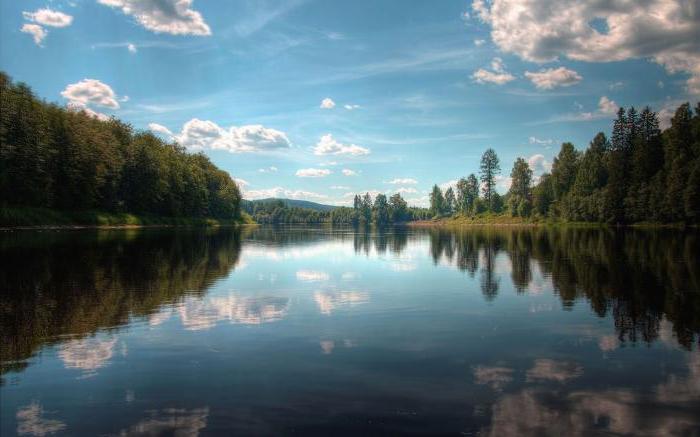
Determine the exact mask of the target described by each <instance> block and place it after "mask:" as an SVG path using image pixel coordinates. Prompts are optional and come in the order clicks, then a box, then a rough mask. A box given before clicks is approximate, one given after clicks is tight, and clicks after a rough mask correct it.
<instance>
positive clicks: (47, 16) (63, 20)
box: [22, 8, 73, 27]
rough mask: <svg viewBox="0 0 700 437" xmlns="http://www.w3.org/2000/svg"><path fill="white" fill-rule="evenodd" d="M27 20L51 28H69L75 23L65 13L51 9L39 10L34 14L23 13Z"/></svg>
mask: <svg viewBox="0 0 700 437" xmlns="http://www.w3.org/2000/svg"><path fill="white" fill-rule="evenodd" d="M22 16H23V17H24V19H25V20H28V21H32V22H34V23H37V24H41V25H44V26H49V27H67V26H70V25H71V23H73V17H72V16H70V15H68V14H64V13H63V12H59V11H54V10H51V9H49V8H43V9H37V10H36V11H34V12H22Z"/></svg>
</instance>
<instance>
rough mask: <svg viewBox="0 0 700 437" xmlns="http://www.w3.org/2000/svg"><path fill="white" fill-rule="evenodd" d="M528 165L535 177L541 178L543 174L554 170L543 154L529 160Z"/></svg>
mask: <svg viewBox="0 0 700 437" xmlns="http://www.w3.org/2000/svg"><path fill="white" fill-rule="evenodd" d="M527 165H528V166H529V167H530V170H532V173H533V174H534V175H535V177H539V176H541V175H542V173H547V172H549V171H551V170H552V163H551V162H549V161H547V159H546V158H545V157H544V155H542V154H541V153H538V154H536V155H532V156H531V157H529V158H527Z"/></svg>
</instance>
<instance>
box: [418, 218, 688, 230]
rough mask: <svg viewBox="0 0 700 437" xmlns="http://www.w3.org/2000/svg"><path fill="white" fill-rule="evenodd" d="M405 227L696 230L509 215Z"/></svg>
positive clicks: (441, 220)
mask: <svg viewBox="0 0 700 437" xmlns="http://www.w3.org/2000/svg"><path fill="white" fill-rule="evenodd" d="M406 225H407V226H411V227H423V228H429V227H460V226H523V227H535V226H575V227H589V228H599V227H631V228H674V229H682V228H697V226H696V225H688V224H685V223H653V222H642V223H633V224H629V225H611V224H608V223H595V222H567V221H561V220H551V219H536V218H523V217H511V216H509V215H493V214H484V215H477V216H461V215H457V216H453V217H441V218H435V219H431V220H418V221H414V222H408V223H406Z"/></svg>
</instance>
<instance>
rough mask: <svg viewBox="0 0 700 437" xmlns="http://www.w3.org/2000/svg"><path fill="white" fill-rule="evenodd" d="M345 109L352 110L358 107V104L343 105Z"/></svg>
mask: <svg viewBox="0 0 700 437" xmlns="http://www.w3.org/2000/svg"><path fill="white" fill-rule="evenodd" d="M343 107H344V108H345V109H347V110H348V111H353V110H355V109H360V105H343Z"/></svg>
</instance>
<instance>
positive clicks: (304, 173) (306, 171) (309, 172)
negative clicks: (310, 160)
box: [296, 168, 331, 178]
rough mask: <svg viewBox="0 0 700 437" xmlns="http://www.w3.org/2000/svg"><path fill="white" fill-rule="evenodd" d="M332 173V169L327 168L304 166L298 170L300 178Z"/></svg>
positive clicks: (318, 176) (324, 175)
mask: <svg viewBox="0 0 700 437" xmlns="http://www.w3.org/2000/svg"><path fill="white" fill-rule="evenodd" d="M329 174H331V171H330V170H328V169H325V168H302V169H299V170H297V172H296V175H297V177H300V178H322V177H326V176H328V175H329Z"/></svg>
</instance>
